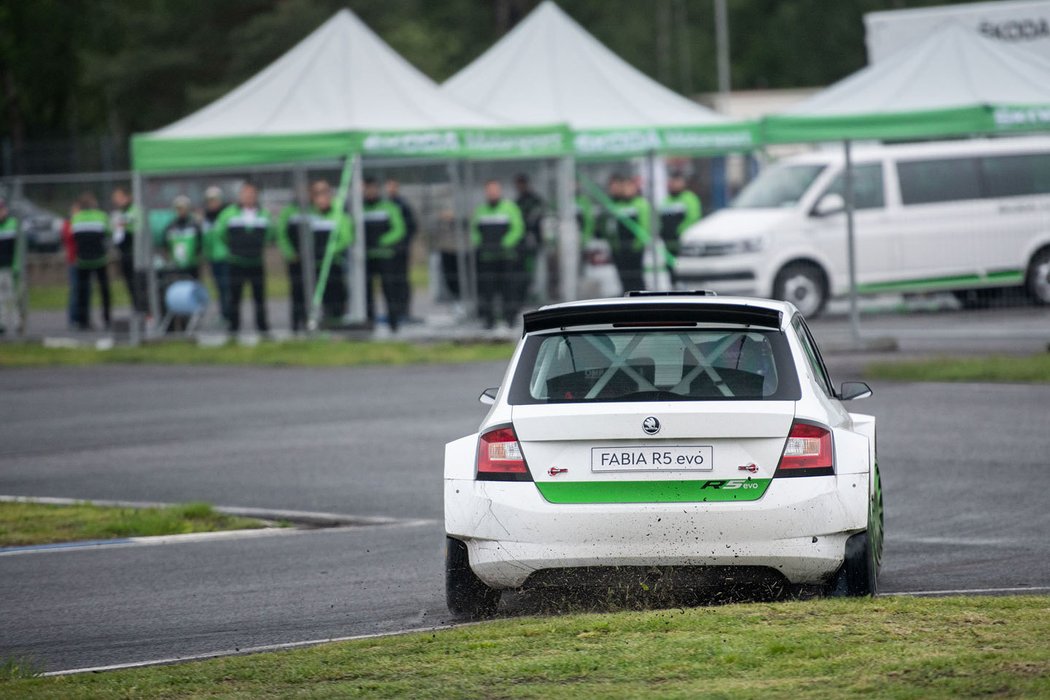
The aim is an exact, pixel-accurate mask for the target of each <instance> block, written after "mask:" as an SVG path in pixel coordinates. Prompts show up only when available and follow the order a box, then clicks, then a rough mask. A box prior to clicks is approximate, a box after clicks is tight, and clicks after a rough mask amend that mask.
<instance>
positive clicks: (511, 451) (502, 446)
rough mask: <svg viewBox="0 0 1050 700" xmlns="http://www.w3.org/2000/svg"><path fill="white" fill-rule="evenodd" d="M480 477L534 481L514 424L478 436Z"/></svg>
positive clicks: (485, 478)
mask: <svg viewBox="0 0 1050 700" xmlns="http://www.w3.org/2000/svg"><path fill="white" fill-rule="evenodd" d="M478 478H479V479H482V480H488V481H532V475H531V474H529V467H528V465H527V464H525V455H524V454H522V452H521V443H519V442H518V436H517V435H516V434H515V433H514V428H513V426H509V425H505V426H501V427H499V428H493V429H492V430H489V431H488V432H486V433H484V434H483V435H482V436H481V437H480V438H478Z"/></svg>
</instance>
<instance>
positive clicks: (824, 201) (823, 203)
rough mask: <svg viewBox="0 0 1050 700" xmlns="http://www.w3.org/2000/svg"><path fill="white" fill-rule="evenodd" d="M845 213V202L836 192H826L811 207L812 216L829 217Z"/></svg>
mask: <svg viewBox="0 0 1050 700" xmlns="http://www.w3.org/2000/svg"><path fill="white" fill-rule="evenodd" d="M844 211H846V200H845V199H843V198H842V195H841V194H838V193H837V192H828V193H827V194H826V195H824V196H823V197H821V198H820V199H819V200H818V201H817V205H816V206H815V207H813V216H831V215H832V214H839V213H841V212H844Z"/></svg>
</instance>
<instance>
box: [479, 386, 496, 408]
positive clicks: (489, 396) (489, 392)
mask: <svg viewBox="0 0 1050 700" xmlns="http://www.w3.org/2000/svg"><path fill="white" fill-rule="evenodd" d="M498 393H499V387H498V386H494V387H489V388H488V389H485V391H483V392H481V396H479V397H478V401H480V402H481V403H483V404H485V405H486V406H491V405H492V404H494V403H496V394H498Z"/></svg>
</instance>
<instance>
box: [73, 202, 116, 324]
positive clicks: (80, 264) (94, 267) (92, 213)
mask: <svg viewBox="0 0 1050 700" xmlns="http://www.w3.org/2000/svg"><path fill="white" fill-rule="evenodd" d="M77 206H78V210H77V212H76V213H75V214H73V218H72V219H71V220H70V228H71V229H72V231H73V244H74V245H75V246H76V251H77V258H76V265H77V326H78V327H79V328H80V329H81V330H90V329H91V278H92V276H94V277H95V279H96V280H97V281H98V287H99V292H100V293H101V297H102V319H103V321H104V322H105V324H106V328H109V327H110V321H111V319H110V295H109V272H108V270H107V269H106V265H107V263H108V262H109V245H110V241H111V239H112V231H111V230H110V228H109V221H110V219H109V216H108V215H107V214H106V212H104V211H102V210H101V209H99V207H98V199H97V198H96V197H95V195H94V193H93V192H83V193H81V195H80V197H78V198H77Z"/></svg>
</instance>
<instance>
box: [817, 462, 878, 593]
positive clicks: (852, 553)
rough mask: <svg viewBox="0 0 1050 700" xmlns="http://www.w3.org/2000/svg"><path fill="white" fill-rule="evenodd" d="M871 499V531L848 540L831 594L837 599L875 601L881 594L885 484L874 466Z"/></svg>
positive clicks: (831, 586)
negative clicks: (883, 490) (867, 598)
mask: <svg viewBox="0 0 1050 700" xmlns="http://www.w3.org/2000/svg"><path fill="white" fill-rule="evenodd" d="M872 481H873V488H872V492H871V498H870V499H869V502H868V529H867V530H865V531H864V532H858V533H857V534H855V535H851V536H850V538H849V539H847V540H846V556H845V559H844V561H843V562H842V568H840V569H839V571H838V574H836V575H835V578H834V579H832V581H831V585H830V586H829V591H828V592H829V593H830V595H832V596H835V597H849V598H861V597H874V596H875V595H877V594H878V592H879V569H880V568H881V565H882V540H883V534H882V533H883V524H884V519H883V512H882V480H881V478H880V476H879V465H878V463H876V464H875V474H874V478H873V480H872Z"/></svg>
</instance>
